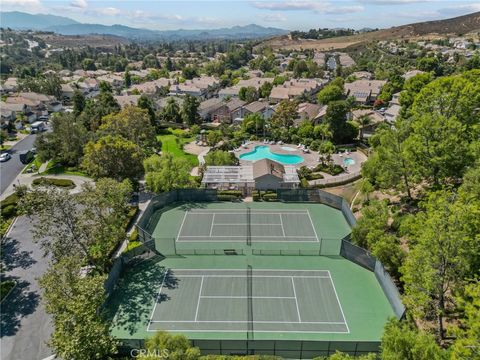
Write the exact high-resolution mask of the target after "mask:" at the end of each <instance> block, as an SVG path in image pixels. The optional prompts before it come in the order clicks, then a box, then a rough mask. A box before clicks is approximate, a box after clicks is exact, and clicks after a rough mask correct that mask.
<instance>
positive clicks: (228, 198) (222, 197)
mask: <svg viewBox="0 0 480 360" xmlns="http://www.w3.org/2000/svg"><path fill="white" fill-rule="evenodd" d="M217 199H218V200H219V201H237V200H238V197H237V196H235V195H218V197H217Z"/></svg>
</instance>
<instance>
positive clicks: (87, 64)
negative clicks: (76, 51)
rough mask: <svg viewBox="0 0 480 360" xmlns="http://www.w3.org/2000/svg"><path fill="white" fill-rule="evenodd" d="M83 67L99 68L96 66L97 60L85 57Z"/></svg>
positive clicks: (84, 68) (87, 68)
mask: <svg viewBox="0 0 480 360" xmlns="http://www.w3.org/2000/svg"><path fill="white" fill-rule="evenodd" d="M82 69H83V70H93V71H95V70H97V67H96V66H95V61H93V60H92V59H88V58H86V59H83V61H82Z"/></svg>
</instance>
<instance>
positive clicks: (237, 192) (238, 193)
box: [218, 190, 243, 198]
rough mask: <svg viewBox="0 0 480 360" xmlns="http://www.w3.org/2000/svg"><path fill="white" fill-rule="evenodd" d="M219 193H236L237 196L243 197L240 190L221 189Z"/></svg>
mask: <svg viewBox="0 0 480 360" xmlns="http://www.w3.org/2000/svg"><path fill="white" fill-rule="evenodd" d="M218 195H234V196H236V197H237V198H241V197H242V196H243V192H242V191H240V190H221V191H219V192H218Z"/></svg>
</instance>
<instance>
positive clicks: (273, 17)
mask: <svg viewBox="0 0 480 360" xmlns="http://www.w3.org/2000/svg"><path fill="white" fill-rule="evenodd" d="M260 18H261V19H262V20H263V21H266V22H283V21H287V18H286V17H285V16H284V15H282V14H279V13H274V14H266V15H262V16H260Z"/></svg>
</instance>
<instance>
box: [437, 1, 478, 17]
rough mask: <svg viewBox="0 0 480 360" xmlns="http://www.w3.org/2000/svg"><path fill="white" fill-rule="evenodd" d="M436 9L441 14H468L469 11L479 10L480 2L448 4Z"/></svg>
mask: <svg viewBox="0 0 480 360" xmlns="http://www.w3.org/2000/svg"><path fill="white" fill-rule="evenodd" d="M437 11H438V13H439V14H441V15H449V16H455V15H461V14H469V13H474V12H477V11H480V3H476V4H465V5H454V6H448V7H445V8H441V9H438V10H437Z"/></svg>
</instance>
